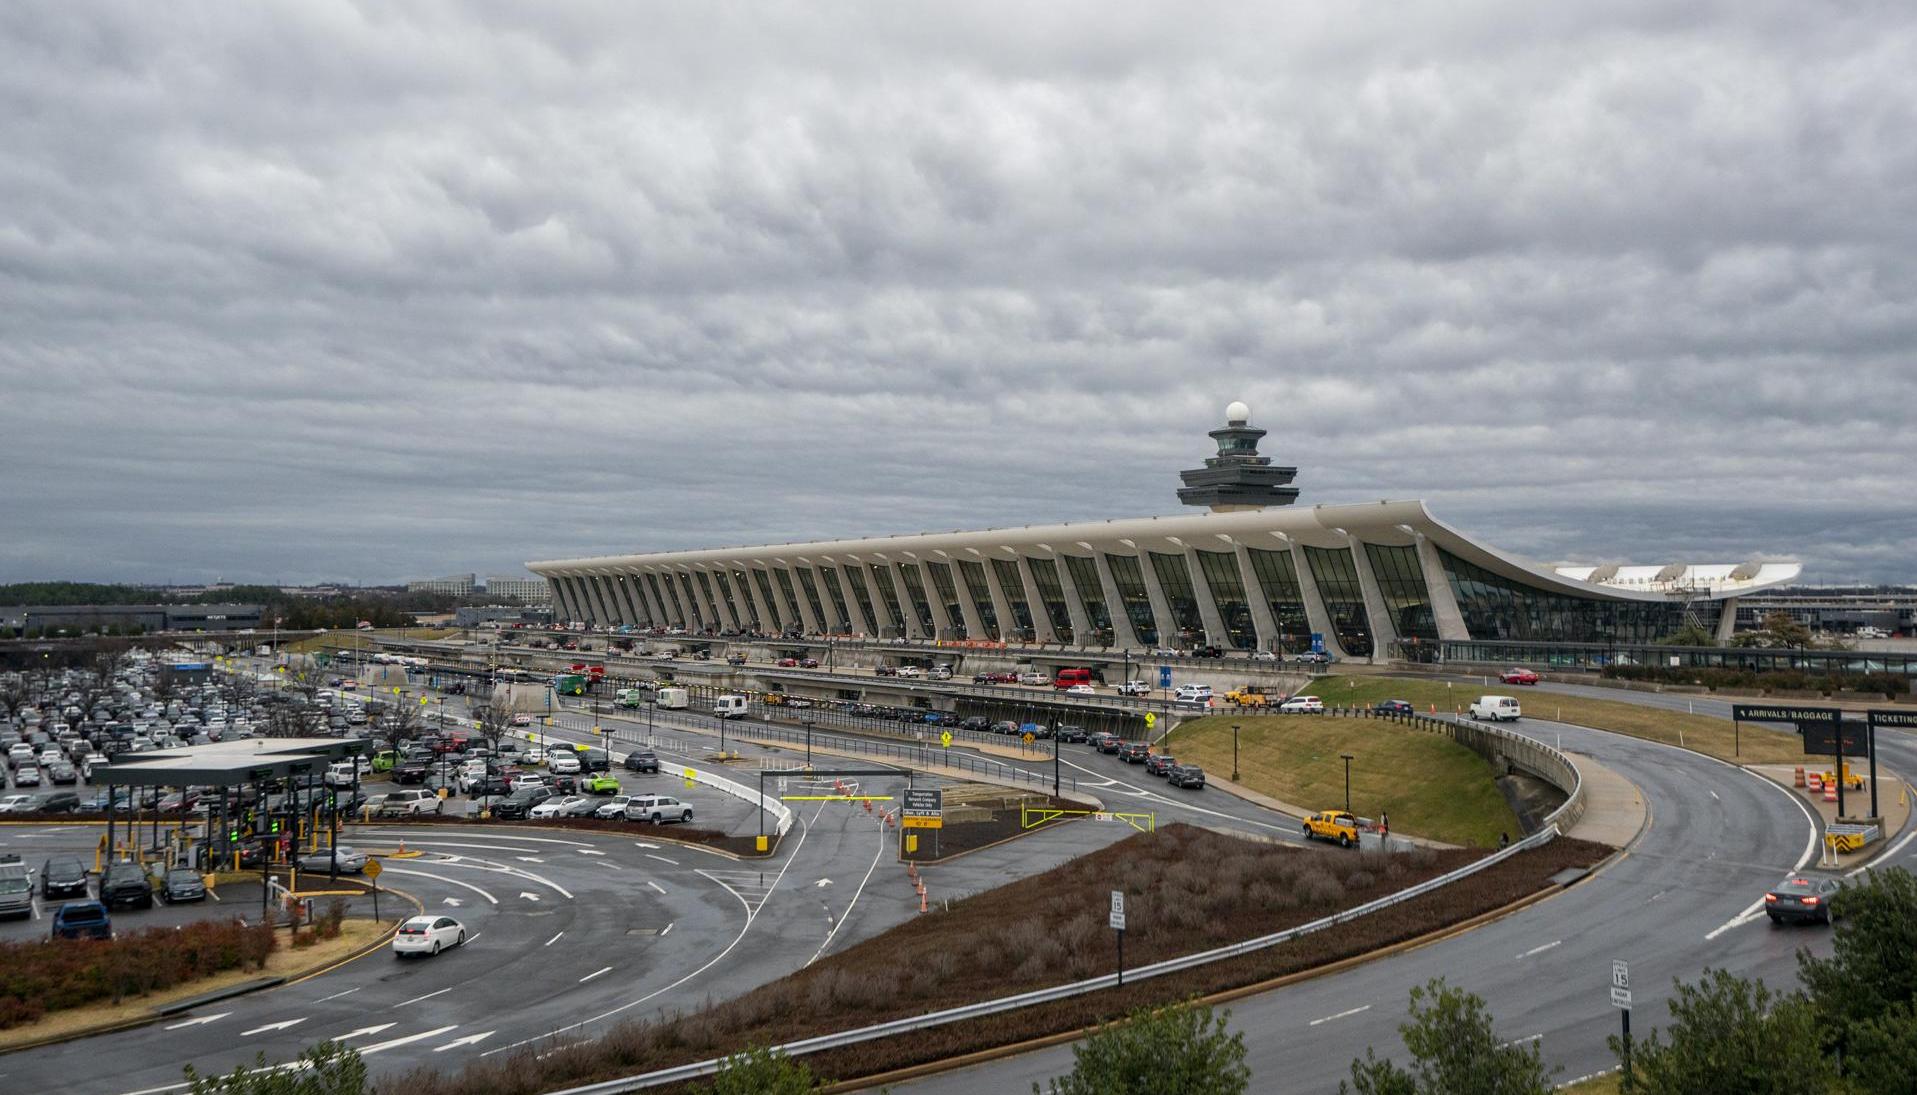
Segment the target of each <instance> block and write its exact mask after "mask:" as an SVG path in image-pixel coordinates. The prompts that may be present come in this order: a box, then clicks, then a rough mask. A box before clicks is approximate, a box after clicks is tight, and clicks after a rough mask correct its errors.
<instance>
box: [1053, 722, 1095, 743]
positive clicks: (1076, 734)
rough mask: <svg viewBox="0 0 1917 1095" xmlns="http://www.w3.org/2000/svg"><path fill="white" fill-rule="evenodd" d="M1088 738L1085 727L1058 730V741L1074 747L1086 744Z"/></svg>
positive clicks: (1063, 727) (1069, 727)
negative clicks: (1068, 743)
mask: <svg viewBox="0 0 1917 1095" xmlns="http://www.w3.org/2000/svg"><path fill="white" fill-rule="evenodd" d="M1087 736H1088V735H1087V734H1086V733H1085V728H1084V727H1083V726H1061V727H1059V728H1058V740H1060V741H1063V742H1070V743H1071V744H1073V745H1083V744H1085V739H1086V737H1087Z"/></svg>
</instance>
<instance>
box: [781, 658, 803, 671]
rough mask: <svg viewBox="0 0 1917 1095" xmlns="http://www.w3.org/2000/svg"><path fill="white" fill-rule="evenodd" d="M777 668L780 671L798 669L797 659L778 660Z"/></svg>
mask: <svg viewBox="0 0 1917 1095" xmlns="http://www.w3.org/2000/svg"><path fill="white" fill-rule="evenodd" d="M779 668H780V669H797V668H799V659H797V658H780V659H779Z"/></svg>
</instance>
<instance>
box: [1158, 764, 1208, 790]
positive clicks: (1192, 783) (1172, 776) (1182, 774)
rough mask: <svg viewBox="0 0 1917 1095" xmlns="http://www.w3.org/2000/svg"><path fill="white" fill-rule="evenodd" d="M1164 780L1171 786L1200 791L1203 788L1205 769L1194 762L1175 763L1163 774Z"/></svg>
mask: <svg viewBox="0 0 1917 1095" xmlns="http://www.w3.org/2000/svg"><path fill="white" fill-rule="evenodd" d="M1165 781H1166V782H1167V783H1169V784H1171V785H1172V786H1173V787H1183V788H1186V789H1188V790H1192V791H1202V790H1204V789H1205V770H1204V769H1203V768H1200V767H1198V766H1197V765H1196V764H1180V765H1176V766H1174V767H1173V768H1172V770H1171V771H1170V772H1167V773H1166V774H1165Z"/></svg>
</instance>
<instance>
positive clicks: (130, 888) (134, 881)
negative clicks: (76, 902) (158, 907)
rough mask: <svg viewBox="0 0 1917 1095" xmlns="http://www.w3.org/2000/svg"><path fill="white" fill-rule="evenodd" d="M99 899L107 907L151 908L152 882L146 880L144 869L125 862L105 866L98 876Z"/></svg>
mask: <svg viewBox="0 0 1917 1095" xmlns="http://www.w3.org/2000/svg"><path fill="white" fill-rule="evenodd" d="M100 900H101V901H102V902H103V903H105V905H106V907H107V908H108V909H118V908H129V909H150V908H152V907H153V884H152V883H150V882H148V881H147V878H146V869H145V868H144V867H141V866H140V865H139V864H138V863H127V862H120V863H115V864H112V865H111V866H109V867H107V869H106V873H105V874H103V875H101V876H100Z"/></svg>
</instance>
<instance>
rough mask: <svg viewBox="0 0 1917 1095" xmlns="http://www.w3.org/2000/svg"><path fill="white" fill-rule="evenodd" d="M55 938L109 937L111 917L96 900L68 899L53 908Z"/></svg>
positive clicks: (110, 933)
mask: <svg viewBox="0 0 1917 1095" xmlns="http://www.w3.org/2000/svg"><path fill="white" fill-rule="evenodd" d="M53 938H55V939H111V938H113V918H112V916H111V915H110V914H109V913H108V912H107V907H106V906H105V905H102V904H101V903H99V902H98V901H69V902H67V903H66V904H64V905H62V906H60V907H59V908H57V909H55V910H53Z"/></svg>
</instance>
